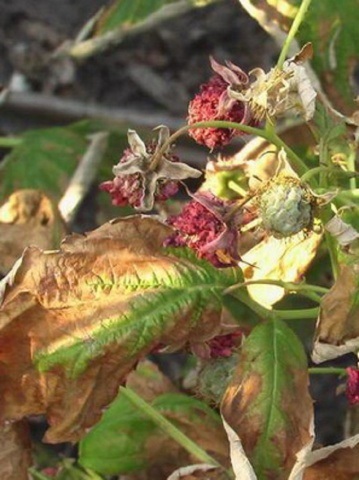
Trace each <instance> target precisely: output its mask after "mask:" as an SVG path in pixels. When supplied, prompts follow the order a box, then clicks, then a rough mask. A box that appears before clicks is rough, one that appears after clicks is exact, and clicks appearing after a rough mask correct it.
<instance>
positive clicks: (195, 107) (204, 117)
mask: <svg viewBox="0 0 359 480" xmlns="http://www.w3.org/2000/svg"><path fill="white" fill-rule="evenodd" d="M227 88H228V83H227V82H225V81H224V80H223V79H222V78H221V77H220V76H219V75H215V76H213V77H212V78H211V79H210V80H209V82H208V83H205V84H203V85H202V86H201V88H200V93H198V94H197V95H196V96H195V97H194V99H193V100H192V101H191V102H190V104H189V107H188V124H189V125H192V124H193V123H196V122H203V121H208V120H226V121H229V122H237V123H241V122H242V121H243V119H244V115H245V107H244V104H243V103H242V102H235V103H233V105H232V106H230V107H229V108H228V109H225V110H224V111H223V112H221V113H220V112H219V106H220V100H221V98H222V97H223V94H225V93H226V91H227ZM240 134H241V132H240V131H238V130H233V129H228V128H194V129H191V130H189V135H190V136H191V137H192V138H193V139H194V140H195V141H196V142H197V143H200V144H202V145H205V146H207V147H208V148H210V149H211V150H212V149H213V148H216V147H220V146H223V145H226V144H227V143H229V142H230V141H231V140H232V138H233V137H234V136H235V135H240Z"/></svg>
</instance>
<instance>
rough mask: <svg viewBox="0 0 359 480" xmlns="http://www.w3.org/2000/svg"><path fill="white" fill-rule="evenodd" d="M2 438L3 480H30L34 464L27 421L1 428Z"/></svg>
mask: <svg viewBox="0 0 359 480" xmlns="http://www.w3.org/2000/svg"><path fill="white" fill-rule="evenodd" d="M0 437H1V450H0V478H1V480H28V478H29V474H28V469H29V467H30V466H31V464H32V459H31V442H30V432H29V428H28V425H27V421H26V420H23V421H20V422H15V423H8V424H7V425H3V426H1V427H0Z"/></svg>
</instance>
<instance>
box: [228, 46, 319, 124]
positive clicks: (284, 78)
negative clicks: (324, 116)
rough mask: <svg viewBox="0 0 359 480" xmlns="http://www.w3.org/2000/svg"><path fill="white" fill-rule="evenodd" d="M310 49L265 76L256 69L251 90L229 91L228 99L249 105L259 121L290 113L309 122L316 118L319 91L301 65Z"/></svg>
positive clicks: (252, 72)
mask: <svg viewBox="0 0 359 480" xmlns="http://www.w3.org/2000/svg"><path fill="white" fill-rule="evenodd" d="M305 49H307V50H308V46H304V47H303V49H302V51H301V52H299V54H297V55H296V56H295V57H293V58H290V59H288V60H287V61H286V62H284V65H283V68H282V69H280V68H278V67H274V68H272V69H271V70H270V71H269V72H268V73H266V72H265V71H264V70H262V69H261V68H255V69H253V70H252V71H251V72H249V75H250V76H251V75H252V76H253V77H254V81H253V82H251V83H250V85H249V86H248V88H246V89H244V90H242V91H237V90H236V89H232V88H230V89H229V95H230V96H231V97H232V98H234V99H236V100H239V101H242V102H244V103H246V104H248V105H249V108H250V110H251V112H252V115H253V117H254V118H255V119H256V120H257V121H260V120H263V119H264V118H267V119H273V118H276V117H278V116H281V115H283V114H284V113H286V112H288V111H293V112H294V113H297V114H300V115H302V116H303V117H304V119H305V120H306V121H308V120H310V119H311V118H312V117H313V115H314V110H315V98H316V95H317V94H316V91H315V90H314V88H313V86H312V84H311V81H310V79H309V77H308V75H307V73H306V70H305V67H304V66H303V65H302V63H303V60H306V59H307V58H308V55H307V54H306V53H305Z"/></svg>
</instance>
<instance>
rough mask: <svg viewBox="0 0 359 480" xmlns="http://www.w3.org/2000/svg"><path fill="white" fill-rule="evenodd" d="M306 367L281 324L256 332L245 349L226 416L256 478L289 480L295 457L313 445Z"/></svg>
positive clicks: (268, 324)
mask: <svg viewBox="0 0 359 480" xmlns="http://www.w3.org/2000/svg"><path fill="white" fill-rule="evenodd" d="M306 367H307V362H306V356H305V352H304V350H303V347H302V345H301V343H300V341H299V340H298V338H297V337H296V335H295V334H294V333H293V331H292V330H291V329H290V328H289V327H287V326H286V324H285V323H284V322H282V321H277V320H274V321H269V322H266V323H264V324H262V325H259V326H257V327H255V328H254V330H253V331H252V333H251V334H250V336H249V337H248V339H247V340H246V342H245V344H244V346H243V351H242V352H241V355H240V359H239V364H238V367H237V371H236V373H235V375H234V378H233V381H232V382H231V384H230V386H229V387H228V389H227V392H226V394H225V396H224V398H223V400H222V414H223V416H224V418H225V420H226V422H227V423H228V424H229V425H230V426H231V427H232V428H233V429H234V430H235V432H236V433H237V434H238V436H239V438H240V439H241V441H242V444H243V447H244V450H245V453H246V455H247V456H248V458H249V460H250V462H251V464H252V465H253V468H254V469H255V471H256V474H257V475H258V479H263V480H264V479H267V478H271V476H273V478H278V479H283V480H284V478H287V475H288V473H289V472H290V470H291V468H292V466H293V464H294V462H295V458H296V453H297V452H298V451H299V450H300V449H301V448H302V447H303V446H304V445H305V444H306V443H307V442H309V441H310V434H309V425H310V421H311V416H312V413H311V407H312V402H311V399H310V397H309V394H308V392H307V382H308V377H307V372H306ZM298 395H299V396H298ZM298 398H300V400H299V401H298ZM296 410H297V411H296ZM303 423H304V425H303Z"/></svg>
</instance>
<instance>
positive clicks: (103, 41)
mask: <svg viewBox="0 0 359 480" xmlns="http://www.w3.org/2000/svg"><path fill="white" fill-rule="evenodd" d="M214 1H218V0H211V2H214ZM207 3H209V2H207ZM196 7H197V5H196V3H195V2H189V1H188V0H180V1H177V2H174V3H171V4H169V5H164V6H163V7H162V8H160V9H159V10H157V11H155V12H153V13H152V14H150V15H149V16H148V17H147V18H146V19H145V20H143V21H141V22H138V23H136V24H134V25H132V26H131V25H126V26H125V28H123V27H122V26H121V25H119V26H118V27H117V28H113V29H111V30H109V31H108V32H105V33H103V34H102V35H97V36H94V37H93V38H90V39H88V40H83V38H84V35H83V34H82V32H83V31H85V32H86V33H88V32H89V29H88V26H87V25H85V27H84V28H83V29H81V34H79V35H78V38H80V39H81V40H82V41H80V42H79V41H75V42H72V43H69V42H68V43H65V44H64V45H63V47H62V48H61V49H59V54H64V53H65V54H68V55H70V56H71V57H72V58H74V59H76V60H83V59H85V58H88V57H91V56H92V55H95V54H97V53H99V52H102V51H104V50H106V49H107V48H109V47H111V46H114V45H118V44H119V43H121V42H122V41H123V40H124V39H125V38H127V37H130V36H135V35H139V34H141V33H144V32H147V31H149V30H153V29H154V28H155V27H157V26H158V25H159V24H161V23H163V22H165V21H168V20H170V19H171V18H174V17H177V16H179V15H183V14H185V13H187V12H188V11H190V10H193V9H194V8H196Z"/></svg>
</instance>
